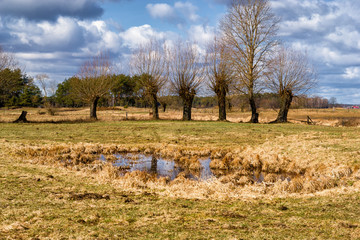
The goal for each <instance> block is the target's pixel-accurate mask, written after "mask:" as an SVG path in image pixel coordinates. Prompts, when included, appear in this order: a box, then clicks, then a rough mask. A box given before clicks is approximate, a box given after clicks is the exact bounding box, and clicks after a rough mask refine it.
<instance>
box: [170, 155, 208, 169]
mask: <svg viewBox="0 0 360 240" xmlns="http://www.w3.org/2000/svg"><path fill="white" fill-rule="evenodd" d="M176 163H177V164H178V165H180V166H181V167H182V168H186V169H190V170H193V171H200V170H201V169H202V165H201V163H200V161H199V158H198V156H196V155H195V156H192V157H190V158H189V157H181V158H180V159H179V160H177V161H176Z"/></svg>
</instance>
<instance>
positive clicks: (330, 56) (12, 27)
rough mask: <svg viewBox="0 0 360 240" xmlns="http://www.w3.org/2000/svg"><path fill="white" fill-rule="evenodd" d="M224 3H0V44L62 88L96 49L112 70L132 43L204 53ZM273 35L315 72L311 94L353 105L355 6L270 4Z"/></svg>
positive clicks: (319, 0)
mask: <svg viewBox="0 0 360 240" xmlns="http://www.w3.org/2000/svg"><path fill="white" fill-rule="evenodd" d="M228 2H229V1H228V0H198V1H195V0H184V1H181V0H179V1H168V0H167V1H161V0H157V1H143V0H71V1H68V0H62V1H61V0H0V45H2V46H3V48H4V49H5V50H6V51H9V52H12V53H14V54H15V56H16V57H17V59H18V60H19V62H20V63H21V64H22V65H23V66H24V67H25V71H26V72H27V73H28V74H29V75H31V76H35V75H36V74H39V73H46V74H48V75H49V76H50V78H51V79H50V80H49V81H56V82H61V81H62V80H64V79H65V78H68V77H70V76H73V75H75V74H76V73H77V71H78V68H79V66H80V64H81V63H82V62H83V61H84V60H86V59H88V58H89V57H90V56H92V55H95V54H96V53H97V52H99V51H100V50H106V51H108V52H109V53H110V55H111V56H112V58H113V60H114V61H115V62H116V63H117V65H118V69H119V71H124V72H126V71H127V69H128V57H129V54H130V53H131V50H132V49H134V48H135V47H136V44H138V43H140V42H142V41H146V39H148V38H151V37H158V38H163V39H166V40H168V41H174V40H176V39H177V38H179V37H183V38H186V39H190V40H193V41H196V42H197V43H198V45H199V47H200V48H205V44H206V42H207V41H209V40H210V39H211V38H212V36H213V34H214V30H215V28H216V26H217V25H218V22H219V20H220V19H221V17H222V16H223V15H224V14H225V13H226V9H227V3H228ZM271 3H272V8H273V11H274V13H275V14H276V15H278V16H279V17H281V19H282V21H281V23H280V30H279V36H280V38H281V39H282V41H283V42H285V43H286V44H287V45H290V46H293V47H294V48H296V49H299V50H301V51H306V52H307V53H308V55H309V58H310V59H311V61H312V62H313V63H314V64H315V66H316V68H317V70H318V78H319V84H318V86H317V87H316V88H315V89H314V90H313V91H312V94H314V95H319V96H322V97H326V98H330V97H336V98H337V100H338V102H342V103H352V104H356V103H357V104H359V103H360V14H359V12H360V1H359V0H271Z"/></svg>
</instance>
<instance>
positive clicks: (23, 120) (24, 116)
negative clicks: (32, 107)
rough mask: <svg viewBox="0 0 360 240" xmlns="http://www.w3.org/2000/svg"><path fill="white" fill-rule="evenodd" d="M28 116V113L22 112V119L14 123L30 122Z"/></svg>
mask: <svg viewBox="0 0 360 240" xmlns="http://www.w3.org/2000/svg"><path fill="white" fill-rule="evenodd" d="M26 114H27V111H22V112H21V115H20V117H19V118H18V119H17V120H16V121H14V123H27V122H29V121H28V120H27V119H26Z"/></svg>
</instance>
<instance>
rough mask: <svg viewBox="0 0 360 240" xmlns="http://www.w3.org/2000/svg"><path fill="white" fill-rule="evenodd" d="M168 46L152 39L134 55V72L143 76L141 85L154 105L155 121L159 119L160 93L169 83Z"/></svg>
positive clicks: (142, 45) (132, 63) (132, 62)
mask: <svg viewBox="0 0 360 240" xmlns="http://www.w3.org/2000/svg"><path fill="white" fill-rule="evenodd" d="M165 53H166V45H165V44H164V43H163V42H162V41H159V40H155V39H151V40H150V41H149V42H148V43H146V44H141V45H139V47H138V48H137V49H136V51H135V52H134V53H133V55H132V61H131V66H132V71H133V72H134V73H135V74H137V75H139V76H141V77H140V84H141V86H142V87H143V88H144V94H145V95H146V96H147V97H148V98H149V99H150V101H151V104H152V111H153V119H159V108H158V93H159V91H160V90H161V89H162V88H163V86H164V85H165V84H166V82H167V78H168V67H167V61H166V54H165Z"/></svg>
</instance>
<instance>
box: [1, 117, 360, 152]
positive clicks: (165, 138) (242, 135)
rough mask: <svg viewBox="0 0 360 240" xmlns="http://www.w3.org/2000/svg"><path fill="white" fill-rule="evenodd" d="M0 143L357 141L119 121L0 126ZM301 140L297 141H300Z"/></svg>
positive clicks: (293, 129) (285, 128) (325, 131)
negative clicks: (296, 138)
mask: <svg viewBox="0 0 360 240" xmlns="http://www.w3.org/2000/svg"><path fill="white" fill-rule="evenodd" d="M0 129H1V131H0V139H1V138H2V139H6V140H8V141H14V142H24V141H25V142H32V141H35V140H36V141H40V142H49V141H55V142H73V143H76V142H99V143H117V144H137V143H139V144H150V143H174V144H179V145H180V144H184V145H189V144H191V145H192V146H194V147H197V146H204V145H207V146H210V147H223V146H228V147H234V146H239V145H260V144H262V143H264V142H265V141H271V140H272V139H275V138H276V137H278V136H289V135H297V134H301V133H309V134H311V135H317V136H318V137H319V138H320V137H321V138H324V137H325V138H330V139H342V138H344V137H347V138H351V139H354V138H357V136H358V135H359V133H360V128H334V127H324V126H307V125H296V124H282V125H279V124H258V125H254V124H246V123H242V124H239V123H227V122H200V121H195V122H182V121H122V122H86V123H63V124H51V123H41V124H40V123H38V124H35V123H31V124H12V123H0ZM300 140H301V139H300Z"/></svg>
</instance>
